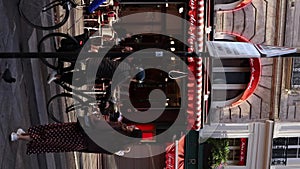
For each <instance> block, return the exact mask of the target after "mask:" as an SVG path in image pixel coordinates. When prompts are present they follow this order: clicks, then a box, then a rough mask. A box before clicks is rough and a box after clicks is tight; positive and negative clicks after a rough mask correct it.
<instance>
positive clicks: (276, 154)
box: [272, 149, 285, 158]
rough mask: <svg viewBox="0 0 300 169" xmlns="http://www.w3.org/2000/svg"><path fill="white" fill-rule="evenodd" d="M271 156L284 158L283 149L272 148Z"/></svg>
mask: <svg viewBox="0 0 300 169" xmlns="http://www.w3.org/2000/svg"><path fill="white" fill-rule="evenodd" d="M272 158H285V149H273V150H272Z"/></svg>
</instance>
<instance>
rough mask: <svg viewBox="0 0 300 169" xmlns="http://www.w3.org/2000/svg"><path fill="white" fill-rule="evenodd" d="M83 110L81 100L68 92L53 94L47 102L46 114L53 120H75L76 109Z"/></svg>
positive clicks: (59, 121)
mask: <svg viewBox="0 0 300 169" xmlns="http://www.w3.org/2000/svg"><path fill="white" fill-rule="evenodd" d="M81 109H82V110H83V109H84V104H83V101H82V100H81V99H80V98H78V97H77V96H74V95H72V94H70V93H60V94H57V95H55V96H53V97H52V98H51V99H50V100H49V101H48V103H47V113H48V116H49V117H50V118H51V119H52V120H53V121H55V122H58V123H61V122H70V121H73V122H74V121H77V114H76V110H81Z"/></svg>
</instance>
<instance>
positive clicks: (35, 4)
mask: <svg viewBox="0 0 300 169" xmlns="http://www.w3.org/2000/svg"><path fill="white" fill-rule="evenodd" d="M111 1H112V0H108V1H106V2H104V4H103V5H100V7H106V6H109V5H111ZM85 5H86V4H85ZM85 5H83V3H82V2H81V6H85ZM87 5H88V4H87ZM77 6H79V4H77V3H76V2H75V1H74V0H54V1H51V0H50V2H47V1H41V0H36V1H31V0H20V2H19V4H18V9H19V13H20V15H21V16H22V18H23V19H24V20H25V21H26V22H27V23H28V24H29V25H31V26H33V27H34V28H37V29H42V30H53V29H57V28H59V27H61V26H62V25H64V24H65V23H66V22H67V20H68V18H69V16H70V10H71V9H72V8H76V7H77Z"/></svg>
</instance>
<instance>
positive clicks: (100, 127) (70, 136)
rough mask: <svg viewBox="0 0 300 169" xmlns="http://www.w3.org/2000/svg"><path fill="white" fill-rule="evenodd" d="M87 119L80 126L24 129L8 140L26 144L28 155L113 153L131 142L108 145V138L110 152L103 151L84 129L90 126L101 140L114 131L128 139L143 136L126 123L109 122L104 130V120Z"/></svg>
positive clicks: (43, 126)
mask: <svg viewBox="0 0 300 169" xmlns="http://www.w3.org/2000/svg"><path fill="white" fill-rule="evenodd" d="M86 117H87V119H89V120H88V121H89V122H86V124H84V126H82V125H81V123H79V122H68V123H52V124H46V125H37V126H31V127H29V128H28V130H27V132H25V131H24V130H23V129H18V130H17V132H16V133H15V132H12V133H11V141H18V140H25V141H28V143H27V144H26V145H27V151H26V153H27V154H28V155H30V154H39V153H59V152H73V151H76V152H87V153H105V154H114V153H115V152H118V151H120V150H124V149H127V148H126V146H128V145H129V144H130V142H129V141H128V140H118V142H109V140H111V138H110V139H108V141H107V142H108V143H107V145H109V150H111V151H113V152H110V151H109V150H107V149H104V148H102V147H100V146H99V145H98V144H96V143H95V142H94V141H93V140H92V139H91V138H90V136H89V135H88V134H91V133H90V132H88V134H87V132H86V131H87V130H85V128H86V127H91V126H92V132H93V134H94V135H96V136H99V137H101V138H106V137H108V136H109V134H110V133H111V132H113V131H115V130H116V131H118V132H119V133H121V134H124V135H126V136H129V137H135V138H141V137H142V132H141V130H139V129H138V128H137V127H135V126H134V125H132V126H127V125H126V124H123V123H120V122H117V123H113V122H108V123H109V124H110V126H111V127H112V128H107V126H105V125H104V123H106V121H105V120H104V119H99V118H98V117H96V116H95V115H90V116H86ZM83 121H86V120H83ZM87 123H88V124H87ZM114 140H115V139H114ZM124 146H125V147H124ZM106 148H107V147H106Z"/></svg>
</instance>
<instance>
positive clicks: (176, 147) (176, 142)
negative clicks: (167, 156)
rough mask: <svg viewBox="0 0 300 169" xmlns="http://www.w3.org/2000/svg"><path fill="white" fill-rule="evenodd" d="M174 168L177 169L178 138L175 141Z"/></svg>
mask: <svg viewBox="0 0 300 169" xmlns="http://www.w3.org/2000/svg"><path fill="white" fill-rule="evenodd" d="M175 169H178V140H176V141H175Z"/></svg>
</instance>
